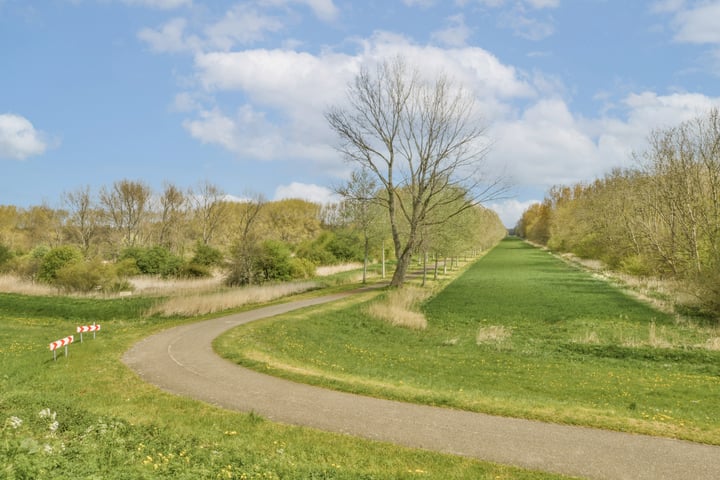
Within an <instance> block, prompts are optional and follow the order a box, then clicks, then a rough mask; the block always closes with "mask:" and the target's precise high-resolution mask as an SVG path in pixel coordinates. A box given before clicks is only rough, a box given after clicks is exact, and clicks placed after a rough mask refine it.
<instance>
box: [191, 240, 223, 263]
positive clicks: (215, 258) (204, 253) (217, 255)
mask: <svg viewBox="0 0 720 480" xmlns="http://www.w3.org/2000/svg"><path fill="white" fill-rule="evenodd" d="M222 260H223V255H222V252H220V250H218V249H217V248H213V247H211V246H210V245H204V244H202V243H200V242H198V243H197V244H196V245H195V255H194V256H193V258H192V260H190V263H191V264H195V265H202V266H205V267H214V266H216V265H220V264H221V263H222Z"/></svg>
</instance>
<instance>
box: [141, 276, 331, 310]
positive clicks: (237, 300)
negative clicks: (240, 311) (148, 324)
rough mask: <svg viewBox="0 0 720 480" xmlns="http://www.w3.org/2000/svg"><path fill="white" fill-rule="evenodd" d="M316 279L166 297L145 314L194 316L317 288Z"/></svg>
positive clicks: (267, 300) (268, 300)
mask: <svg viewBox="0 0 720 480" xmlns="http://www.w3.org/2000/svg"><path fill="white" fill-rule="evenodd" d="M317 287H318V285H317V284H316V283H315V282H295V283H278V284H274V285H261V286H254V287H242V288H235V289H232V290H228V291H223V292H217V293H205V294H202V293H201V294H196V295H184V296H176V297H172V298H169V299H167V300H165V301H163V302H161V303H159V304H157V305H155V306H154V307H153V308H151V309H150V310H149V311H148V315H160V316H166V317H168V316H173V315H179V316H194V315H205V314H208V313H216V312H221V311H223V310H231V309H233V308H238V307H242V306H245V305H251V304H256V303H263V302H270V301H273V300H277V299H278V298H282V297H286V296H288V295H294V294H297V293H302V292H307V291H309V290H313V289H315V288H317Z"/></svg>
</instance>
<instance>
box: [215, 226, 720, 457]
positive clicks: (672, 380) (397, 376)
mask: <svg viewBox="0 0 720 480" xmlns="http://www.w3.org/2000/svg"><path fill="white" fill-rule="evenodd" d="M371 295H372V294H368V296H366V297H359V298H356V299H351V300H348V301H347V302H345V303H343V304H334V305H326V306H322V307H318V308H314V309H311V310H305V311H302V312H298V313H294V314H289V315H285V316H282V317H278V318H275V319H270V320H267V321H263V322H259V323H256V324H251V325H246V326H243V327H240V328H238V329H235V330H233V331H231V332H229V333H227V334H226V335H224V336H223V337H221V338H220V339H218V341H217V342H216V348H217V349H218V351H219V352H221V353H222V354H223V355H224V356H226V357H227V358H230V359H232V360H234V361H236V362H238V363H241V364H243V365H246V366H249V367H252V368H256V369H260V370H262V371H266V372H268V373H271V374H275V375H279V376H284V377H287V378H291V379H294V380H298V381H303V382H308V383H312V384H316V385H322V386H326V387H330V388H336V389H340V390H345V391H350V392H357V393H363V394H367V395H374V396H378V397H385V398H392V399H399V400H404V401H411V402H417V403H426V404H431V405H446V406H450V407H454V408H461V409H466V410H471V411H478V412H486V413H491V414H498V415H505V416H513V417H523V418H532V419H539V420H544V421H551V422H559V423H566V424H577V425H587V426H593V427H601V428H609V429H614V430H621V431H629V432H639V433H647V434H653V435H660V436H668V437H676V438H683V439H688V440H693V441H699V442H705V443H712V444H720V412H719V411H718V405H719V404H718V398H720V397H718V395H719V394H720V352H718V351H717V349H714V350H713V349H712V348H709V346H711V345H712V339H713V338H717V337H718V336H720V335H718V330H717V327H716V326H707V325H706V326H703V325H702V324H694V323H692V322H689V321H680V320H678V319H676V318H675V317H673V316H669V315H666V314H663V313H660V312H658V311H656V310H653V309H652V308H651V307H649V306H647V305H645V304H642V303H640V302H638V301H637V300H635V299H633V298H631V297H630V296H628V295H626V294H624V293H623V292H621V291H620V290H618V289H616V288H615V287H613V286H611V285H609V284H607V283H606V282H604V281H602V280H599V279H596V278H594V277H593V276H591V275H590V274H588V273H586V272H583V271H580V270H578V269H576V268H574V267H571V266H568V265H567V264H566V263H564V262H563V261H561V260H559V259H557V258H556V257H554V256H552V255H550V254H549V253H547V252H544V251H542V250H539V249H536V248H533V247H531V246H529V245H527V244H525V243H523V242H520V241H518V240H506V241H504V242H503V243H501V244H500V245H499V246H498V247H496V248H495V249H494V250H493V251H492V252H490V253H488V254H487V255H486V256H485V257H483V258H482V259H481V260H480V261H478V262H477V263H476V264H474V265H473V266H471V267H470V268H469V269H468V270H466V271H465V272H464V273H463V275H461V276H460V277H459V278H458V279H456V280H455V281H454V282H452V283H450V284H449V285H448V286H447V287H446V288H444V289H443V290H442V291H441V292H440V293H439V294H438V295H436V296H435V297H434V298H432V299H430V300H429V301H427V302H426V303H425V304H424V306H423V310H424V313H425V315H426V317H427V320H428V325H427V328H426V329H425V330H411V329H406V328H399V327H394V326H392V325H390V324H389V323H387V322H384V321H382V320H377V319H375V318H373V317H372V316H370V315H369V314H368V312H369V308H370V305H371V304H372V303H373V302H376V301H379V299H381V298H382V296H383V295H384V294H383V293H379V294H377V295H376V296H375V297H371Z"/></svg>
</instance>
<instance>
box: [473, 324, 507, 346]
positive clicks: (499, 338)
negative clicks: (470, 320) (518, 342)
mask: <svg viewBox="0 0 720 480" xmlns="http://www.w3.org/2000/svg"><path fill="white" fill-rule="evenodd" d="M511 335H512V330H511V329H510V328H508V327H506V326H504V325H488V326H485V327H480V328H479V329H478V331H477V334H476V335H475V343H476V344H478V345H485V344H495V345H499V344H501V343H503V342H504V341H505V340H507V339H508V338H510V336H511Z"/></svg>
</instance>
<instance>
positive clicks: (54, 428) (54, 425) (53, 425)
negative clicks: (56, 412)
mask: <svg viewBox="0 0 720 480" xmlns="http://www.w3.org/2000/svg"><path fill="white" fill-rule="evenodd" d="M59 426H60V423H58V421H57V420H55V421H54V422H52V423H51V424H50V431H51V432H52V433H55V432H56V431H57V429H58V427H59Z"/></svg>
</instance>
